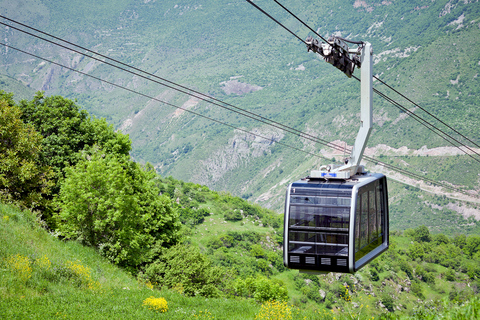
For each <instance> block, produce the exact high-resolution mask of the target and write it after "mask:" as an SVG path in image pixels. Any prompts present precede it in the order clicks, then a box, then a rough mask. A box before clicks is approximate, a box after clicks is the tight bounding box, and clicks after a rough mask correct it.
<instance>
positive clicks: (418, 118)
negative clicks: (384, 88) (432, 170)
mask: <svg viewBox="0 0 480 320" xmlns="http://www.w3.org/2000/svg"><path fill="white" fill-rule="evenodd" d="M352 78H355V79H356V80H358V81H359V82H360V79H359V78H358V77H356V76H354V75H352ZM373 91H374V92H375V93H376V94H378V95H379V96H380V97H382V98H384V99H385V100H387V101H388V102H390V103H391V104H393V105H394V106H396V107H397V108H399V109H400V110H402V111H404V112H405V113H407V114H409V115H410V116H411V117H412V119H414V120H415V121H417V122H418V123H420V124H421V125H423V126H424V127H425V128H427V129H428V130H430V131H432V132H433V133H435V134H437V135H438V136H439V137H441V138H442V139H444V140H445V141H447V142H448V143H450V144H451V145H452V146H454V147H456V148H457V149H458V150H460V151H461V152H462V153H465V154H466V155H467V156H469V157H470V158H472V159H473V160H475V161H477V162H479V163H480V160H479V159H477V158H475V157H474V156H472V155H471V154H469V153H468V152H466V151H465V150H463V149H461V148H460V146H462V147H464V148H467V149H468V150H470V151H471V152H473V153H474V154H476V155H478V156H480V154H478V153H477V152H476V151H475V150H473V149H471V148H469V147H468V146H466V145H463V144H462V143H461V142H460V141H458V140H457V139H455V138H454V137H452V136H451V135H449V134H447V133H446V132H444V131H442V130H440V129H438V128H437V127H435V126H434V125H433V124H431V123H429V122H428V121H425V120H424V119H422V118H421V117H420V116H419V115H417V114H415V113H413V112H411V111H410V110H408V109H407V108H405V107H404V106H402V105H401V104H399V103H398V102H397V101H395V100H393V99H392V98H390V97H388V96H387V95H385V94H384V93H382V92H380V91H379V90H377V89H375V88H373ZM427 124H428V126H427ZM429 126H430V127H429ZM434 129H435V130H437V131H440V132H441V133H442V134H444V135H445V136H447V137H449V138H450V139H452V140H453V141H455V142H457V143H458V144H459V145H456V144H455V143H454V142H452V141H450V140H448V139H447V138H446V137H445V136H442V135H440V134H439V133H438V132H436V131H435V130H434Z"/></svg>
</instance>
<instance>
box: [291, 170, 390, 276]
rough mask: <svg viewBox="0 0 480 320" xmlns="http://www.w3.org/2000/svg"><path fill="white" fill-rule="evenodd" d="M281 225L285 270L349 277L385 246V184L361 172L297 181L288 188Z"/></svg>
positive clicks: (374, 175) (380, 178)
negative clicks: (334, 178) (342, 176)
mask: <svg viewBox="0 0 480 320" xmlns="http://www.w3.org/2000/svg"><path fill="white" fill-rule="evenodd" d="M284 223H285V229H284V264H285V266H286V267H288V268H291V269H299V270H301V271H305V272H314V273H316V272H318V273H322V272H344V273H354V272H356V271H357V270H359V269H360V268H362V267H363V266H365V265H366V264H367V263H368V262H369V261H370V260H372V259H373V258H375V257H377V256H378V255H380V254H381V253H382V252H384V251H385V250H387V248H388V245H389V237H388V198H387V180H386V178H385V176H384V175H383V174H379V173H366V174H363V175H354V176H352V177H351V178H350V179H345V180H342V179H340V180H327V179H304V180H299V181H296V182H294V183H292V184H290V186H289V187H288V190H287V196H286V201H285V220H284Z"/></svg>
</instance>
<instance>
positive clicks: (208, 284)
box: [144, 244, 231, 297]
mask: <svg viewBox="0 0 480 320" xmlns="http://www.w3.org/2000/svg"><path fill="white" fill-rule="evenodd" d="M230 273H231V271H229V270H227V269H225V268H222V267H217V266H212V264H211V261H210V260H209V259H208V257H207V256H206V255H204V254H202V253H200V250H199V249H198V248H197V247H194V246H188V245H185V244H178V245H176V246H174V247H172V248H170V249H168V250H165V252H164V253H163V254H162V255H161V256H160V257H159V258H158V259H157V260H155V261H154V262H153V263H151V264H150V265H148V266H147V267H146V269H145V275H144V277H146V278H147V279H148V280H150V282H152V283H155V282H156V283H159V284H162V285H165V286H167V287H168V288H173V289H176V290H177V291H180V292H181V293H184V294H185V295H187V296H197V295H200V296H204V297H219V296H221V295H222V292H224V293H228V290H230V287H229V280H230V278H231V275H230Z"/></svg>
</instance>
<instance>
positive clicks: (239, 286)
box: [234, 276, 288, 302]
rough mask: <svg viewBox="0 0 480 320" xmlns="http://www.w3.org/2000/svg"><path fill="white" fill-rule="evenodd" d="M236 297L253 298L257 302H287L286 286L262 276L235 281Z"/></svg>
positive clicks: (279, 281)
mask: <svg viewBox="0 0 480 320" xmlns="http://www.w3.org/2000/svg"><path fill="white" fill-rule="evenodd" d="M234 288H235V293H236V295H239V296H242V297H250V298H254V299H255V300H257V301H262V302H263V301H270V300H280V301H286V300H288V291H287V287H286V285H285V284H284V283H283V282H282V281H281V280H278V279H268V278H266V277H263V276H259V277H248V278H246V279H245V280H243V279H240V278H239V279H237V280H236V281H235V283H234Z"/></svg>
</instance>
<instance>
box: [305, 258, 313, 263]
mask: <svg viewBox="0 0 480 320" xmlns="http://www.w3.org/2000/svg"><path fill="white" fill-rule="evenodd" d="M305 263H306V264H315V257H305Z"/></svg>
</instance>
